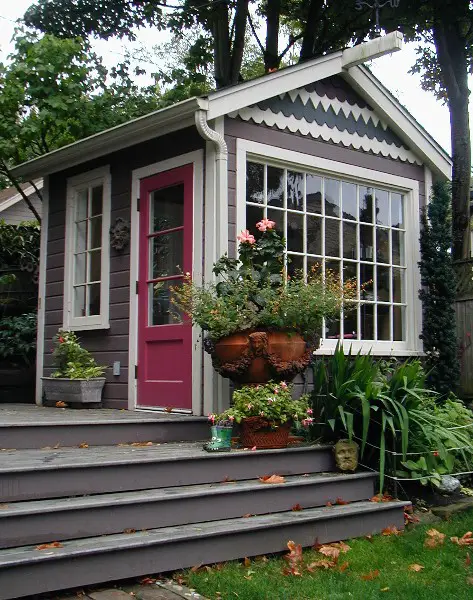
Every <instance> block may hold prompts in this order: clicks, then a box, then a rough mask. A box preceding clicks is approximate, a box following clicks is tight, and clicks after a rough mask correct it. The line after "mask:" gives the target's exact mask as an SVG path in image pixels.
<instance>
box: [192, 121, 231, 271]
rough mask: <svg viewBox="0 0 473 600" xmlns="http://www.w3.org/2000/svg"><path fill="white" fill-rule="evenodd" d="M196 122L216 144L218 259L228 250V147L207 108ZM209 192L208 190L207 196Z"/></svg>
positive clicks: (201, 130) (216, 236) (201, 131)
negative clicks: (211, 125)
mask: <svg viewBox="0 0 473 600" xmlns="http://www.w3.org/2000/svg"><path fill="white" fill-rule="evenodd" d="M195 124H196V127H197V131H198V132H199V134H200V135H201V136H202V137H203V138H204V140H207V141H209V142H212V143H213V144H214V145H215V188H214V190H215V212H216V214H215V217H216V219H215V225H216V231H215V238H216V247H215V250H216V256H215V257H213V259H214V260H216V259H217V258H219V257H220V256H221V255H222V254H224V253H225V252H228V149H227V144H226V142H225V139H224V137H223V135H221V134H220V133H218V132H217V131H215V129H212V128H211V127H209V124H208V123H207V111H206V110H197V111H196V113H195ZM208 194H209V190H206V193H205V195H206V197H208Z"/></svg>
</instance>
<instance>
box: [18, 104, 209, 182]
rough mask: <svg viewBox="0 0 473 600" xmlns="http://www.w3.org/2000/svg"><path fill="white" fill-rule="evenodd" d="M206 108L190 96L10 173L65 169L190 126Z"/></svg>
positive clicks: (30, 175) (37, 174) (33, 174)
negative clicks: (187, 98) (195, 116)
mask: <svg viewBox="0 0 473 600" xmlns="http://www.w3.org/2000/svg"><path fill="white" fill-rule="evenodd" d="M207 108H208V101H207V99H206V98H189V100H184V101H183V102H179V103H178V104H174V105H173V106H169V107H167V108H162V109H160V110H156V111H154V112H152V113H150V114H148V115H145V116H143V117H139V118H138V119H133V121H129V122H128V123H123V124H122V125H117V126H116V127H112V128H111V129H107V130H106V131H102V132H100V133H96V134H95V135H92V136H90V137H87V138H85V139H83V140H79V141H78V142H74V143H73V144H69V145H68V146H64V147H63V148H59V149H58V150H53V151H52V152H49V153H48V154H45V155H44V156H40V157H39V158H35V159H33V160H29V161H27V162H24V163H22V164H20V165H18V166H16V167H14V168H13V169H12V173H13V175H14V176H15V177H21V178H23V179H32V178H35V177H43V176H45V175H48V174H50V173H55V172H57V171H61V170H63V169H68V168H70V167H72V166H74V165H77V164H80V163H83V162H85V161H89V160H92V159H94V158H98V157H99V156H103V155H104V154H109V153H110V152H116V151H117V150H121V149H123V148H128V147H129V146H133V145H134V144H138V143H140V142H144V141H147V140H150V139H153V138H156V137H159V136H161V135H165V134H166V133H170V132H171V131H176V130H178V129H184V128H185V127H189V126H192V125H194V114H195V111H196V110H199V109H200V110H207Z"/></svg>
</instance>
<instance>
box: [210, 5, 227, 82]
mask: <svg viewBox="0 0 473 600" xmlns="http://www.w3.org/2000/svg"><path fill="white" fill-rule="evenodd" d="M212 32H213V36H214V77H215V84H216V86H217V88H221V87H224V86H226V85H229V84H230V32H229V19H228V6H227V4H226V3H225V2H219V3H218V4H216V5H215V7H214V8H213V9H212Z"/></svg>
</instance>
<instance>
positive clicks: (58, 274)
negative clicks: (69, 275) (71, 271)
mask: <svg viewBox="0 0 473 600" xmlns="http://www.w3.org/2000/svg"><path fill="white" fill-rule="evenodd" d="M57 282H61V285H63V284H64V267H57V268H54V269H48V268H46V283H57Z"/></svg>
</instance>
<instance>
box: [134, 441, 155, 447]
mask: <svg viewBox="0 0 473 600" xmlns="http://www.w3.org/2000/svg"><path fill="white" fill-rule="evenodd" d="M152 445H153V442H132V443H131V444H130V446H135V447H136V446H152Z"/></svg>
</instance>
